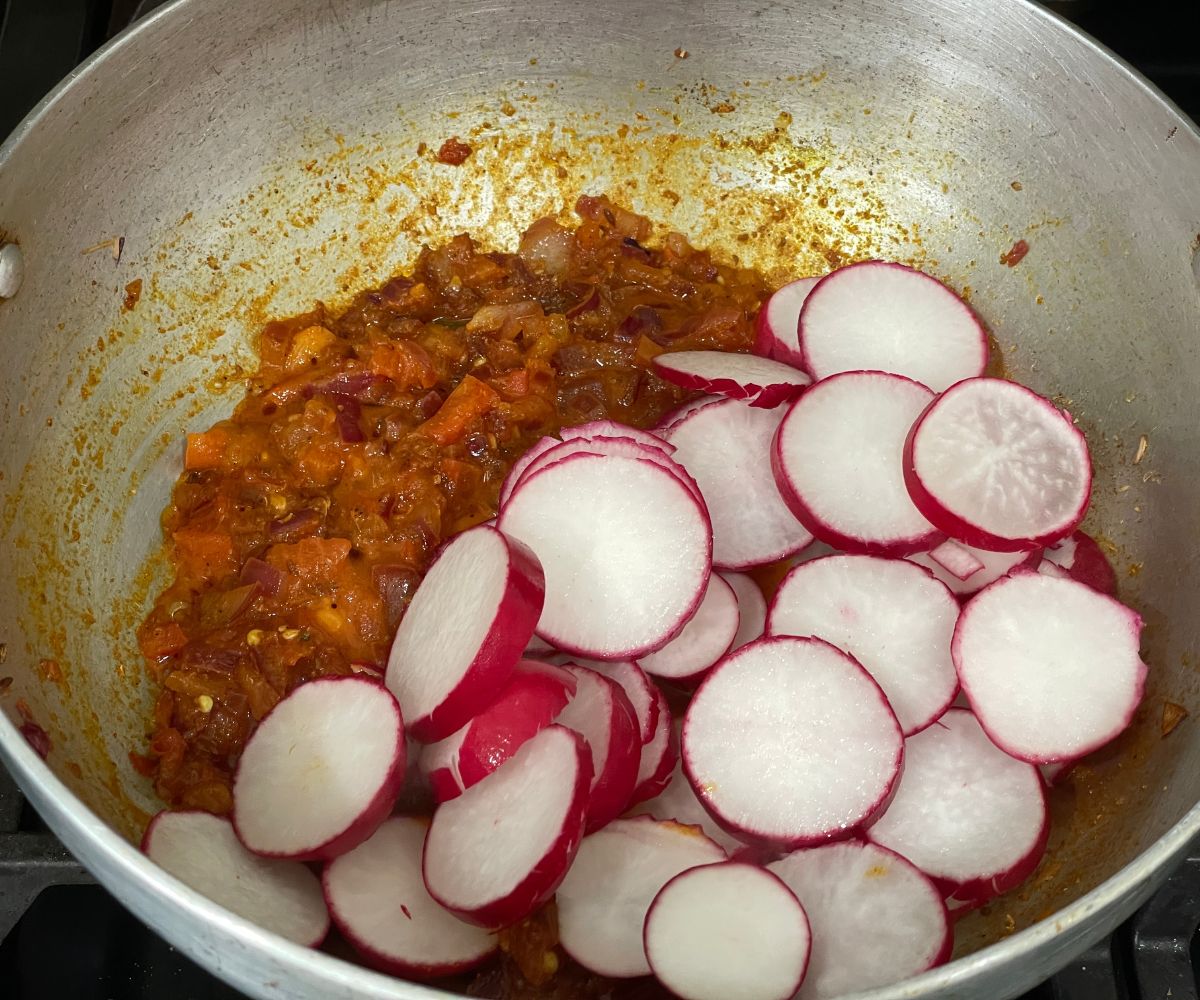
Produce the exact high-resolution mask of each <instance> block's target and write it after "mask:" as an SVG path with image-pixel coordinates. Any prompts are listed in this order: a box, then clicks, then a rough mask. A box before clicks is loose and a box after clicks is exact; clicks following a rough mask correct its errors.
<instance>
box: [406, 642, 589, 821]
mask: <svg viewBox="0 0 1200 1000" xmlns="http://www.w3.org/2000/svg"><path fill="white" fill-rule="evenodd" d="M574 694H575V677H574V676H573V675H572V674H571V673H570V671H568V670H564V669H563V668H562V667H555V666H551V665H550V664H548V663H538V662H536V661H534V660H522V661H520V662H519V663H518V664H517V665H516V667H515V668H514V669H513V672H512V676H511V677H509V679H508V681H507V682H506V683H505V685H504V687H503V688H502V689H501V691H500V693H499V695H498V697H497V698H496V700H495V701H494V702H492V704H491V705H489V706H488V707H487V708H485V709H484V710H483V711H482V712H480V713H479V714H478V715H477V716H475V718H473V719H472V720H471V721H470V722H468V723H467V724H466V725H465V726H463V728H462V729H460V730H458V732H456V733H452V734H451V735H450V736H448V737H446V739H444V740H440V741H439V742H437V743H430V744H429V745H428V746H426V747H425V748H424V750H423V751H422V753H421V758H420V759H421V770H422V771H423V772H424V773H425V774H426V775H427V776H428V779H429V785H430V788H431V789H432V791H433V797H434V800H435V801H437V802H445V801H446V800H447V799H452V798H454V797H455V796H457V795H460V794H462V792H464V791H465V790H466V789H468V788H470V787H471V786H472V785H474V784H476V783H477V782H480V781H482V780H483V779H484V778H486V777H487V776H488V775H489V774H491V773H492V772H493V771H494V770H496V768H498V767H499V766H500V765H501V764H503V763H504V762H505V761H506V760H508V759H509V758H510V757H511V756H512V755H513V754H514V753H516V752H517V751H518V750H519V749H520V748H521V747H522V746H523V745H524V744H525V742H526V741H528V740H531V739H532V738H533V737H534V736H536V735H537V734H538V733H539V732H541V731H542V730H543V729H545V728H546V727H547V726H548V725H550V724H551V723H552V722H553V721H554V720H555V718H556V717H557V716H558V714H559V713H560V712H561V711H562V710H563V709H564V708H565V707H566V706H567V703H568V702H569V701H570V700H571V698H572V696H573V695H574Z"/></svg>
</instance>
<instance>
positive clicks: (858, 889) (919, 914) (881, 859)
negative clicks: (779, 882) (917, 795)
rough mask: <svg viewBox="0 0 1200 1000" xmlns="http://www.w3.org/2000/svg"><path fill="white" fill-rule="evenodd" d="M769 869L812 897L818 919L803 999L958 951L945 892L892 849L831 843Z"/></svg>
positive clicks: (899, 973) (821, 998)
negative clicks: (947, 910) (947, 909)
mask: <svg viewBox="0 0 1200 1000" xmlns="http://www.w3.org/2000/svg"><path fill="white" fill-rule="evenodd" d="M767 869H768V871H771V872H774V873H775V874H776V875H778V876H779V877H780V878H781V879H783V881H784V882H785V883H786V884H787V885H788V887H789V888H790V889H791V890H792V892H794V893H795V894H796V896H797V897H798V898H799V899H800V900H801V901H802V902H803V903H804V909H805V911H806V912H807V914H808V919H809V921H810V922H811V924H812V938H813V948H812V957H811V959H810V960H809V965H808V975H807V977H805V980H804V987H803V988H802V989H801V990H800V993H799V997H798V1000H826V998H830V997H840V996H844V995H845V994H847V993H857V992H858V991H859V990H869V989H871V988H872V987H874V986H888V985H890V984H891V983H897V982H900V981H901V980H903V979H908V978H909V977H910V976H915V975H916V974H917V973H919V972H924V971H925V970H926V969H931V968H933V967H934V966H935V965H941V964H942V963H943V962H945V961H946V960H948V959H949V958H950V950H951V948H952V947H953V944H954V940H953V934H952V931H951V927H950V920H949V918H948V916H947V913H946V907H945V906H944V905H943V904H942V897H941V894H940V893H939V892H938V890H937V888H936V887H935V886H934V884H933V883H932V882H931V881H930V880H929V879H928V878H927V877H926V876H925V875H923V874H922V873H921V872H920V871H919V870H918V869H917V868H915V867H914V866H913V865H912V864H910V863H909V862H908V861H906V860H905V859H904V858H902V857H901V856H900V855H898V854H895V853H894V852H892V851H889V850H887V849H885V848H882V847H879V846H878V845H876V844H863V843H858V842H847V843H841V844H827V845H825V846H824V847H815V848H812V849H811V850H807V851H796V852H795V853H794V854H789V855H788V856H787V857H785V858H781V859H780V860H778V861H775V862H772V863H771V864H769V865H767Z"/></svg>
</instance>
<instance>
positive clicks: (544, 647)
mask: <svg viewBox="0 0 1200 1000" xmlns="http://www.w3.org/2000/svg"><path fill="white" fill-rule="evenodd" d="M554 652H555V649H554V647H553V646H551V645H550V643H548V642H547V641H546V640H545V639H543V638H542V637H541V636H539V635H533V636H530V637H529V642H528V643H527V644H526V646H525V655H526V656H532V657H538V656H549V655H551V654H553V653H554Z"/></svg>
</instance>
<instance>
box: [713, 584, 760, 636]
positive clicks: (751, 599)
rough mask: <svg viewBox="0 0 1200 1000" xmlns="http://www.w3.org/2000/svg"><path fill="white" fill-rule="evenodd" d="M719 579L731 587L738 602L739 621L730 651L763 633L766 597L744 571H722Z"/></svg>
mask: <svg viewBox="0 0 1200 1000" xmlns="http://www.w3.org/2000/svg"><path fill="white" fill-rule="evenodd" d="M721 579H722V580H724V581H725V582H726V583H727V584H729V586H730V587H731V588H733V593H734V596H735V597H737V603H738V615H739V618H740V622H739V624H738V630H737V635H735V636H734V637H733V645H732V646H730V647H729V649H730V651H731V652H732V651H733V650H735V649H741V648H742V647H743V646H744V645H746V643H748V642H753V641H754V640H755V639H757V638H759V636H761V635H762V634H763V629H764V628H765V627H766V624H767V599H766V598H765V597H763V592H762V588H761V587H759V585H758V584H757V583H755V582H754V580H753V579H752V578H751V577H748V576H746V574H745V573H722V574H721Z"/></svg>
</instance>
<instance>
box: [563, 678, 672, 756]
mask: <svg viewBox="0 0 1200 1000" xmlns="http://www.w3.org/2000/svg"><path fill="white" fill-rule="evenodd" d="M574 662H575V663H577V664H578V665H579V666H581V667H588V668H589V669H591V670H594V671H596V673H598V674H603V675H604V676H605V677H607V678H608V679H609V680H610V681H616V682H617V683H618V684H619V685H620V686H621V690H623V691H624V692H625V697H627V698H628V699H629V704H630V705H632V706H633V712H634V714H635V715H636V716H637V721H638V733H639V738H640V739H641V742H642V743H643V744H646V743H649V742H650V741H651V740H652V739H654V734H655V733H656V732H657V730H658V708H659V698H660V697H661V696H660V693H659V690H658V688H656V687H655V686H654V682H653V681H652V680H650V678H649V677H647V676H646V672H645V671H644V670H642V668H641V667H639V666H638V665H637V664H636V663H634V662H633V661H632V660H613V661H611V662H605V661H604V660H588V659H585V658H583V657H577V658H576V659H575V660H574ZM668 715H669V711H668Z"/></svg>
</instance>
